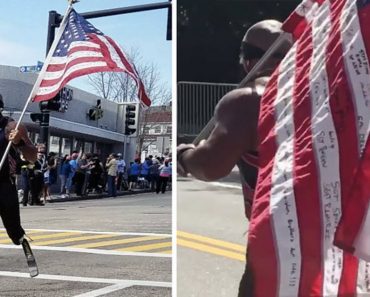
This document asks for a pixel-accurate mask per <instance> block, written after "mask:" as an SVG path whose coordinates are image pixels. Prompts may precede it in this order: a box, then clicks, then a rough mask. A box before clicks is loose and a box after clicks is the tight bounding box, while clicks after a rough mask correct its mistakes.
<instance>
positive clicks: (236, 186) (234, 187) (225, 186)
mask: <svg viewBox="0 0 370 297" xmlns="http://www.w3.org/2000/svg"><path fill="white" fill-rule="evenodd" d="M197 182H199V183H203V184H208V185H212V186H216V187H222V188H229V189H238V190H241V189H242V186H239V185H231V184H227V183H222V182H205V181H201V180H197Z"/></svg>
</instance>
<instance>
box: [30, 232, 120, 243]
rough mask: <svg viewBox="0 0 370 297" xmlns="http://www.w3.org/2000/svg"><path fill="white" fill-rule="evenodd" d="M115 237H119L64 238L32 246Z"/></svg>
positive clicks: (105, 235) (108, 235) (104, 235)
mask: <svg viewBox="0 0 370 297" xmlns="http://www.w3.org/2000/svg"><path fill="white" fill-rule="evenodd" d="M115 236H117V235H114V234H99V235H90V236H78V237H70V238H62V239H57V240H46V241H38V242H35V243H32V244H33V245H51V244H58V243H67V242H74V241H83V240H91V239H102V238H109V237H115Z"/></svg>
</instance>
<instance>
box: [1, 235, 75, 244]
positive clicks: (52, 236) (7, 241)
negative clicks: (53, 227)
mask: <svg viewBox="0 0 370 297" xmlns="http://www.w3.org/2000/svg"><path fill="white" fill-rule="evenodd" d="M71 235H78V233H75V232H62V233H53V234H46V235H36V236H32V237H31V239H32V240H38V239H46V238H58V237H67V236H71ZM3 243H11V240H10V239H2V240H0V244H3Z"/></svg>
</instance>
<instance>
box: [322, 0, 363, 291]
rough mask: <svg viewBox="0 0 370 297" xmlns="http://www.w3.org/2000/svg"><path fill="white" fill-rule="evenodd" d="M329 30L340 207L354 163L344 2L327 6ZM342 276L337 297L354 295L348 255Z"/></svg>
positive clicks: (355, 151) (353, 272)
mask: <svg viewBox="0 0 370 297" xmlns="http://www.w3.org/2000/svg"><path fill="white" fill-rule="evenodd" d="M331 5H332V7H331V18H332V23H333V26H332V30H331V32H330V35H331V38H330V41H329V45H328V50H327V61H326V65H327V66H326V68H327V72H328V79H329V88H330V97H331V98H330V108H331V111H332V115H333V120H334V125H335V127H336V130H337V133H338V145H339V154H340V162H341V163H340V164H341V166H340V180H341V197H342V201H341V202H342V205H345V200H346V198H347V197H346V195H347V194H348V193H349V189H350V181H351V179H352V176H353V173H354V169H355V166H356V163H357V160H358V145H357V143H358V142H357V129H356V116H355V111H354V106H353V102H352V99H351V92H350V90H349V87H348V82H347V78H346V73H345V68H344V61H343V54H344V53H343V50H342V46H341V42H342V40H341V33H340V16H341V13H342V10H343V6H344V1H334V2H332V3H331ZM342 267H343V268H342V276H341V278H340V283H339V292H338V295H339V296H343V295H346V294H354V293H355V292H356V282H357V270H358V261H357V260H356V259H355V258H354V257H353V256H352V255H350V254H348V253H344V256H343V263H342Z"/></svg>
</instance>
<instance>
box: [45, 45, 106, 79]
mask: <svg viewBox="0 0 370 297" xmlns="http://www.w3.org/2000/svg"><path fill="white" fill-rule="evenodd" d="M79 58H103V55H102V54H101V53H98V52H89V51H81V52H76V53H73V54H72V55H70V56H68V57H65V58H64V62H63V64H66V65H65V66H64V68H63V69H62V70H60V71H47V72H46V73H45V76H44V79H43V80H53V79H58V78H61V77H62V76H63V74H64V71H65V70H66V67H67V64H68V63H70V62H73V61H74V60H77V59H79ZM58 60H59V61H60V60H61V59H58ZM84 63H87V62H84ZM79 64H81V63H79ZM79 64H76V65H79ZM49 65H53V59H51V61H50V64H49ZM74 66H75V65H74Z"/></svg>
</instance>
